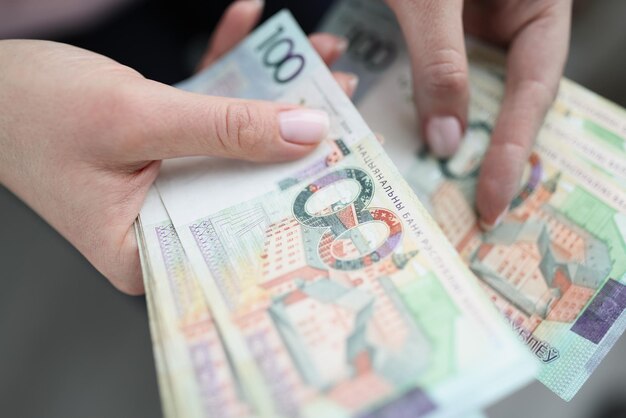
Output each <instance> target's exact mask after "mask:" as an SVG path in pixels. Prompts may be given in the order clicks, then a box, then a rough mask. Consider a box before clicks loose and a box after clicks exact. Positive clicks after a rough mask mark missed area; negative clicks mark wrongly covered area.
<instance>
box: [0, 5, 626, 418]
mask: <svg viewBox="0 0 626 418" xmlns="http://www.w3.org/2000/svg"><path fill="white" fill-rule="evenodd" d="M58 2H59V0H57V1H55V2H50V4H52V3H54V4H57V3H58ZM60 2H61V3H65V5H64V6H65V7H63V8H62V10H60V9H59V8H58V7H56V8H51V7H52V6H50V5H48V4H47V2H44V1H43V0H17V1H15V0H0V39H2V38H12V37H22V38H23V37H32V38H41V39H53V40H58V41H61V42H67V43H70V44H74V45H77V46H81V47H84V48H87V49H90V50H93V51H96V52H99V53H102V54H105V55H107V56H110V57H112V58H114V59H116V60H118V61H120V62H122V63H124V64H126V65H129V66H131V67H133V68H135V69H137V70H138V71H140V72H141V73H143V74H144V75H145V76H146V77H149V78H153V79H156V80H159V81H162V82H165V83H175V82H177V81H180V80H182V79H183V78H185V77H187V76H189V75H190V74H191V72H192V69H193V68H194V66H195V63H196V62H197V59H198V57H199V55H200V53H201V52H202V50H203V48H204V46H205V45H206V40H207V38H208V36H209V33H210V31H211V28H212V27H213V26H214V25H215V23H216V21H217V19H218V18H219V16H220V15H221V12H222V11H223V9H224V8H225V7H226V5H227V4H228V3H229V2H228V1H219V0H217V1H215V0H213V1H199V0H179V1H176V2H174V1H167V0H156V1H147V0H113V1H108V2H107V1H103V0H94V1H93V3H95V4H96V6H95V7H93V8H86V7H83V6H84V5H85V2H84V1H83V0H60ZM266 3H267V6H266V11H265V14H264V16H265V17H267V16H270V15H271V14H273V13H274V12H276V11H277V10H279V9H280V8H282V7H289V8H290V9H292V11H293V12H294V14H295V16H296V18H297V19H298V21H299V22H301V24H302V26H303V27H304V29H305V30H307V31H311V30H313V29H314V28H315V25H316V24H317V21H318V19H319V18H320V17H321V15H322V14H323V13H324V10H325V6H327V5H328V4H330V3H331V1H330V0H323V1H319V0H317V1H315V2H312V1H310V2H299V1H298V2H296V1H282V2H280V1H267V2H266ZM33 7H35V8H37V7H39V8H40V9H41V10H42V12H41V13H36V14H35V16H34V17H33V14H32V13H30V14H28V13H25V11H28V10H29V8H30V9H32V8H33ZM47 9H50V10H47ZM68 10H75V12H67V11H68ZM575 10H576V13H575V20H574V24H573V30H572V43H571V51H570V59H569V62H568V66H567V69H566V76H567V77H569V78H571V79H573V80H574V81H576V82H578V83H580V84H582V85H583V86H585V87H587V88H589V89H591V90H593V91H595V92H597V93H599V94H600V95H602V96H605V97H607V98H609V99H610V100H612V101H615V102H616V103H618V104H620V105H621V106H624V107H626V54H624V50H625V49H624V48H625V46H626V42H625V41H626V24H625V23H626V21H625V20H624V17H626V1H624V0H596V1H593V2H592V1H580V2H578V3H577V5H576V9H575ZM29 16H30V17H29ZM0 215H1V216H0V231H2V232H1V233H0V415H1V416H10V417H14V416H16V417H17V416H19V417H31V416H32V417H39V416H45V417H85V416H89V417H110V416H115V417H153V416H159V415H160V414H161V409H160V401H159V394H158V388H157V381H156V375H155V369H154V361H153V356H152V345H151V341H150V333H149V329H148V318H147V312H146V306H145V301H144V299H143V298H142V297H129V296H125V295H123V294H121V293H119V292H117V291H116V290H114V289H113V287H112V286H111V285H109V283H108V282H107V281H106V279H104V278H103V277H102V276H101V275H100V274H99V273H98V272H97V271H96V270H95V269H94V268H93V267H91V266H90V265H89V263H87V261H85V259H84V258H83V257H82V256H81V255H80V254H79V253H78V252H77V251H76V250H74V249H73V248H72V247H71V246H70V245H69V244H68V243H67V242H66V241H65V240H64V239H63V238H62V237H60V236H59V235H58V234H57V233H56V232H55V231H54V230H52V229H51V228H50V227H49V226H48V225H47V224H45V222H43V221H42V220H41V219H40V218H39V217H38V216H37V215H36V214H35V213H33V212H32V211H31V210H30V209H29V208H28V207H26V206H25V205H24V204H23V203H22V202H21V201H19V200H18V199H17V198H16V197H14V196H13V195H12V194H11V193H10V192H9V191H7V190H6V189H4V188H2V186H0ZM625 360H626V338H625V337H622V338H621V339H620V340H619V342H618V343H617V345H616V346H615V347H614V348H613V349H612V351H611V352H610V353H609V354H608V356H607V357H606V359H605V360H604V361H603V362H602V363H601V365H600V366H599V368H598V369H597V371H596V372H595V373H594V374H593V376H592V377H591V378H590V379H589V381H588V382H587V383H586V385H585V386H584V387H583V388H582V390H581V391H580V392H579V393H578V395H577V396H576V397H575V398H574V400H573V401H571V402H569V403H565V402H563V401H562V400H561V399H559V398H558V397H556V396H555V395H553V394H552V393H551V392H550V391H548V390H547V389H545V388H544V387H543V386H542V385H541V384H539V383H533V384H531V385H529V386H528V387H526V388H525V389H523V390H521V391H520V392H517V393H515V394H514V395H512V396H510V397H508V398H507V399H504V400H502V401H501V402H499V403H498V404H496V405H494V406H493V407H491V408H490V409H488V410H487V411H486V413H487V415H488V416H489V417H491V418H504V417H506V418H517V417H519V418H522V417H524V418H526V417H568V418H612V417H626V361H625Z"/></svg>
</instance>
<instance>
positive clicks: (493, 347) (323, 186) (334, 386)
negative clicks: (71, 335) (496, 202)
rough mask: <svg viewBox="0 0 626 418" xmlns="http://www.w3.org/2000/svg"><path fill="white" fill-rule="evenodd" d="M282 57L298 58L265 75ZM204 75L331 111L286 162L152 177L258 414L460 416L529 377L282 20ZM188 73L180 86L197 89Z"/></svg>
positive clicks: (301, 39) (179, 167)
mask: <svg viewBox="0 0 626 418" xmlns="http://www.w3.org/2000/svg"><path fill="white" fill-rule="evenodd" d="M279 47H281V48H284V49H282V54H284V55H282V58H281V55H278V56H273V55H272V56H273V57H274V58H275V59H265V58H264V57H266V55H265V54H268V51H273V52H269V54H273V53H276V54H278V52H279V51H281V50H280V49H278V48H279ZM273 48H277V49H276V50H274V49H273ZM288 56H299V57H302V62H303V63H304V65H303V66H302V68H300V66H299V65H295V66H292V67H291V71H292V72H290V73H289V74H294V73H296V74H295V75H293V77H287V76H286V77H278V78H277V77H276V74H277V71H278V73H280V74H282V73H281V71H282V70H285V71H286V69H282V68H277V67H276V63H277V62H283V60H284V59H285V57H288ZM297 60H298V61H300V59H297ZM285 62H286V61H285ZM242 63H245V66H246V71H248V72H249V74H254V78H253V79H249V77H252V76H249V75H245V74H243V73H242V68H243V64H242ZM291 64H297V63H296V62H291ZM250 66H254V67H250ZM209 71H214V72H216V73H219V74H220V76H221V77H224V78H225V79H236V80H238V82H237V83H234V84H233V85H235V86H239V87H234V88H233V87H232V86H231V87H229V92H231V93H233V94H240V95H241V96H242V97H255V98H265V99H277V100H281V101H287V102H295V103H304V104H306V105H308V106H311V107H317V108H322V109H325V110H326V111H327V112H328V113H329V114H330V115H331V125H332V126H331V135H330V138H328V140H327V141H326V143H325V144H323V145H322V146H321V147H320V149H319V150H318V151H317V152H316V153H314V154H313V155H312V156H310V157H307V158H305V159H303V160H301V161H298V162H295V163H291V164H285V165H278V166H274V165H273V166H260V165H249V164H245V163H234V162H230V161H229V162H226V161H220V160H215V159H207V158H193V159H182V160H178V161H167V162H165V163H164V167H163V171H162V173H161V176H160V177H159V179H158V180H157V187H158V189H159V193H160V194H161V197H162V200H163V203H164V205H165V207H166V209H167V212H168V214H169V216H170V217H171V222H172V224H173V225H174V227H175V230H176V232H177V236H178V239H179V242H180V243H181V244H182V248H183V249H184V252H185V254H186V257H187V259H188V263H189V265H190V266H191V267H192V270H193V272H194V275H195V277H197V280H198V282H199V283H200V286H201V287H202V289H203V291H204V295H205V296H206V300H207V302H208V304H209V307H210V311H211V314H212V318H214V321H215V323H216V324H217V328H218V331H219V336H220V338H221V341H222V343H223V344H224V347H225V351H226V352H227V353H228V356H229V359H230V360H231V364H232V369H233V373H234V375H235V376H237V381H238V384H239V385H240V387H241V392H242V397H243V398H244V399H246V400H247V402H248V405H250V407H251V408H252V410H253V411H254V412H255V413H256V414H257V416H263V417H281V416H282V417H297V416H300V417H320V416H324V417H379V416H404V415H406V414H410V415H411V416H432V417H439V416H441V417H443V416H459V415H461V416H464V414H466V412H467V411H472V410H476V409H478V408H480V407H482V406H484V405H486V404H488V403H490V402H492V401H494V400H496V399H497V398H499V397H501V396H503V395H504V394H507V393H509V392H510V391H512V390H514V389H516V388H518V387H519V386H521V385H522V384H524V383H525V382H527V381H528V379H529V378H531V377H532V376H533V375H534V368H533V361H532V359H531V358H530V356H529V355H528V354H527V353H526V352H525V350H524V349H523V346H522V345H521V344H520V343H519V342H518V341H517V340H516V338H515V336H514V334H513V333H512V332H510V330H508V329H507V328H506V325H505V323H504V322H503V321H502V320H501V319H500V318H499V316H498V315H497V311H496V310H495V309H494V308H493V306H492V305H491V304H490V303H489V301H488V299H487V298H486V297H485V295H484V294H483V293H482V292H481V291H480V289H479V285H478V282H477V281H476V279H475V277H474V276H473V275H472V273H471V272H470V271H469V270H468V269H467V267H466V266H465V265H464V264H463V263H462V262H461V260H460V258H459V256H458V254H457V253H456V252H455V251H454V249H453V248H452V247H451V246H450V244H449V242H448V241H447V240H446V239H445V237H444V236H443V234H442V233H441V231H440V229H439V227H438V226H437V225H436V224H435V223H434V221H433V220H432V218H431V217H430V216H429V215H428V214H427V212H426V211H425V209H424V208H423V206H422V205H421V204H420V203H419V201H418V200H417V198H416V196H415V194H414V193H413V192H412V191H411V190H410V188H409V186H408V184H407V183H406V182H405V181H404V180H403V178H402V177H401V176H400V175H399V173H398V171H397V170H396V168H395V167H394V166H393V164H392V163H391V161H390V160H389V159H388V157H387V156H386V154H385V152H384V150H383V149H382V147H381V146H380V144H379V143H378V141H377V140H376V138H375V136H374V135H373V134H372V132H371V131H370V130H369V128H368V127H367V125H365V123H364V122H363V120H362V119H361V117H360V116H359V114H358V112H357V111H356V109H354V107H353V106H352V104H351V102H350V100H349V99H348V98H347V97H346V96H345V95H344V94H343V92H342V91H341V90H340V88H339V87H338V85H337V84H336V82H335V81H334V79H333V78H332V76H331V74H330V72H329V71H328V69H327V68H325V66H324V65H323V63H322V62H321V60H320V59H319V57H318V56H317V55H316V54H315V52H314V51H313V50H312V48H311V46H310V45H309V43H308V41H307V40H306V37H305V36H304V34H303V33H302V32H301V30H300V29H299V28H298V27H297V25H296V24H295V22H294V21H293V19H292V18H291V16H290V15H289V14H288V13H286V12H281V13H280V14H278V15H277V16H275V17H274V18H272V19H270V20H269V21H268V22H266V23H265V24H264V25H262V26H261V27H260V28H259V29H258V30H257V31H256V32H254V33H253V34H252V35H251V36H250V37H249V38H248V39H247V40H245V41H244V42H243V43H242V44H241V45H240V46H239V47H238V48H237V49H236V50H235V51H234V52H233V53H231V54H230V55H228V56H226V57H225V58H224V59H223V60H222V62H221V63H220V64H218V66H217V67H215V68H214V69H211V70H209ZM231 71H233V72H236V73H237V74H236V75H230V74H229V72H231ZM205 74H207V73H205ZM214 74H215V73H214ZM196 80H204V81H197V82H195V81H193V80H192V81H191V82H190V83H185V84H184V85H183V86H184V87H185V88H187V89H189V90H195V91H204V92H206V91H212V90H211V89H210V88H207V87H206V85H205V84H204V83H208V84H209V85H212V83H213V81H212V80H213V78H212V77H209V76H207V75H204V74H203V75H200V76H198V78H196ZM264 83H274V84H276V85H275V86H273V87H270V86H263V84H264ZM254 85H256V86H257V87H258V90H256V89H254V88H252V87H251V88H247V87H245V86H254ZM190 86H191V87H190ZM233 167H235V168H233Z"/></svg>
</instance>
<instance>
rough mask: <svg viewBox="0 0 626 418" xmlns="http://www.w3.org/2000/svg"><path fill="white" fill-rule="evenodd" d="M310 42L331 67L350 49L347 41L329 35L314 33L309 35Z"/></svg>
mask: <svg viewBox="0 0 626 418" xmlns="http://www.w3.org/2000/svg"><path fill="white" fill-rule="evenodd" d="M309 41H310V42H311V45H313V48H315V50H316V51H317V53H318V54H319V55H320V57H322V60H323V61H324V62H325V63H326V65H327V66H329V67H330V66H331V65H333V63H334V62H335V61H336V60H337V59H338V58H339V57H340V56H342V55H343V53H344V52H346V49H348V41H347V40H346V39H344V38H340V37H338V36H335V35H331V34H329V33H314V34H312V35H309Z"/></svg>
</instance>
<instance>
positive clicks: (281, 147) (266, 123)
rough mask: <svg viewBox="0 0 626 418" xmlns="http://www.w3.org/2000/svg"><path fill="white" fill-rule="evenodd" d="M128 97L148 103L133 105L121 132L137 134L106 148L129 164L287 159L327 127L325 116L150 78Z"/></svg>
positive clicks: (304, 150) (317, 139) (303, 151)
mask: <svg viewBox="0 0 626 418" xmlns="http://www.w3.org/2000/svg"><path fill="white" fill-rule="evenodd" d="M132 94H133V96H132V97H134V98H136V97H140V98H142V99H141V102H142V103H149V105H148V106H145V105H143V106H137V105H135V106H133V110H132V112H128V113H132V115H133V117H132V118H131V120H130V121H129V123H128V124H127V126H126V131H127V132H136V134H134V135H127V137H131V139H128V138H127V139H126V140H125V141H124V143H123V144H112V145H111V148H117V149H118V150H117V151H115V152H117V153H119V154H122V155H120V156H119V157H118V158H124V159H127V160H129V161H131V162H132V161H146V160H160V159H165V158H174V157H183V156H194V155H209V156H216V157H225V158H237V159H245V160H251V161H284V160H290V159H295V158H299V157H302V156H303V155H305V154H307V153H308V152H310V151H312V150H313V149H314V148H315V147H317V145H318V144H319V142H320V141H322V140H323V139H324V138H325V137H326V135H327V133H328V128H329V119H328V115H327V114H326V113H325V112H323V111H320V110H315V109H307V108H303V107H298V106H296V105H291V104H280V103H272V102H264V101H255V100H241V99H231V98H224V97H216V96H206V95H201V94H196V93H190V92H185V91H182V90H178V89H176V88H173V87H170V86H166V85H164V84H160V83H157V82H154V81H149V80H146V81H145V83H142V85H141V86H140V87H135V91H133V93H132ZM134 100H135V102H136V101H137V99H134Z"/></svg>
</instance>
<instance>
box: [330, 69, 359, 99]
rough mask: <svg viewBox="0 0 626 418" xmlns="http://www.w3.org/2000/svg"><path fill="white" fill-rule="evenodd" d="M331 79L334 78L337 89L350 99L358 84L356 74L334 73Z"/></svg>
mask: <svg viewBox="0 0 626 418" xmlns="http://www.w3.org/2000/svg"><path fill="white" fill-rule="evenodd" d="M333 77H335V80H336V81H337V84H339V87H341V89H342V90H343V91H344V92H345V93H346V96H348V97H350V98H351V97H352V95H353V94H354V91H355V90H356V86H357V85H358V84H359V77H357V75H356V74H353V73H344V72H341V71H334V72H333Z"/></svg>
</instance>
